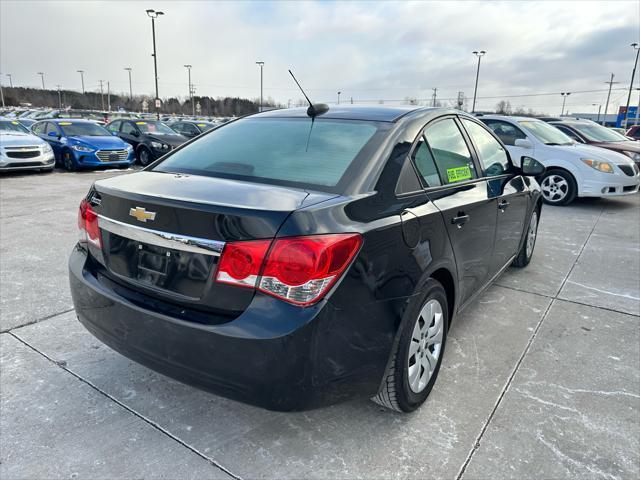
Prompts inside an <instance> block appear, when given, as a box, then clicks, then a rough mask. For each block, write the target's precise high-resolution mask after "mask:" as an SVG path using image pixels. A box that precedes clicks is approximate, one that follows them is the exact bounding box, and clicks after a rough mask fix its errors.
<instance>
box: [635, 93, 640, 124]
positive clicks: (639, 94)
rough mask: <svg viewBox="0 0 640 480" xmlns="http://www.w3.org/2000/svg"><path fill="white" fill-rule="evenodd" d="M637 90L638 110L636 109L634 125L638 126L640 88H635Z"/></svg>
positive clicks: (639, 122)
mask: <svg viewBox="0 0 640 480" xmlns="http://www.w3.org/2000/svg"><path fill="white" fill-rule="evenodd" d="M636 90H638V108H637V109H636V122H635V124H636V125H640V121H638V120H640V88H636Z"/></svg>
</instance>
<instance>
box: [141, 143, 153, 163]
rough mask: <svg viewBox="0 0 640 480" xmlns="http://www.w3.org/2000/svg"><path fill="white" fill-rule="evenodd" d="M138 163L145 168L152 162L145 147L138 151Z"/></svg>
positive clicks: (149, 153)
mask: <svg viewBox="0 0 640 480" xmlns="http://www.w3.org/2000/svg"><path fill="white" fill-rule="evenodd" d="M138 161H139V162H140V165H142V166H143V167H146V166H147V165H149V164H150V163H151V162H152V161H153V159H152V157H151V152H150V151H149V149H148V148H147V147H140V149H139V150H138Z"/></svg>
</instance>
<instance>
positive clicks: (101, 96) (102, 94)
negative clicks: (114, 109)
mask: <svg viewBox="0 0 640 480" xmlns="http://www.w3.org/2000/svg"><path fill="white" fill-rule="evenodd" d="M98 81H99V82H100V105H102V111H103V112H104V91H103V90H102V82H103V81H104V80H98Z"/></svg>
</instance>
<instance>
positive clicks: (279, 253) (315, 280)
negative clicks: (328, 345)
mask: <svg viewBox="0 0 640 480" xmlns="http://www.w3.org/2000/svg"><path fill="white" fill-rule="evenodd" d="M360 245H362V237H361V236H360V235H359V234H357V233H349V234H335V235H333V234H332V235H310V236H305V237H290V238H279V239H276V240H273V241H272V240H255V241H254V240H252V241H247V242H231V243H228V244H227V245H226V246H225V248H224V251H223V252H222V257H221V259H220V264H219V266H218V272H217V274H216V280H217V281H218V282H221V283H228V284H232V285H237V286H242V287H249V288H257V289H258V290H260V291H262V292H265V293H268V294H270V295H273V296H274V297H277V298H280V299H282V300H285V301H287V302H290V303H294V304H297V305H311V304H313V303H315V302H317V301H318V300H320V299H321V298H322V297H323V296H324V295H325V294H326V293H327V291H328V290H329V289H330V288H331V287H332V286H333V284H335V282H336V281H337V280H338V279H339V278H340V276H341V275H342V274H343V273H344V271H345V270H346V269H347V267H348V266H349V264H350V263H351V260H353V257H354V256H355V255H356V253H357V252H358V249H359V248H360Z"/></svg>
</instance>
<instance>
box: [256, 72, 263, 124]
mask: <svg viewBox="0 0 640 480" xmlns="http://www.w3.org/2000/svg"><path fill="white" fill-rule="evenodd" d="M256 65H260V106H259V107H258V111H259V112H261V111H262V69H263V67H264V62H256Z"/></svg>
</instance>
